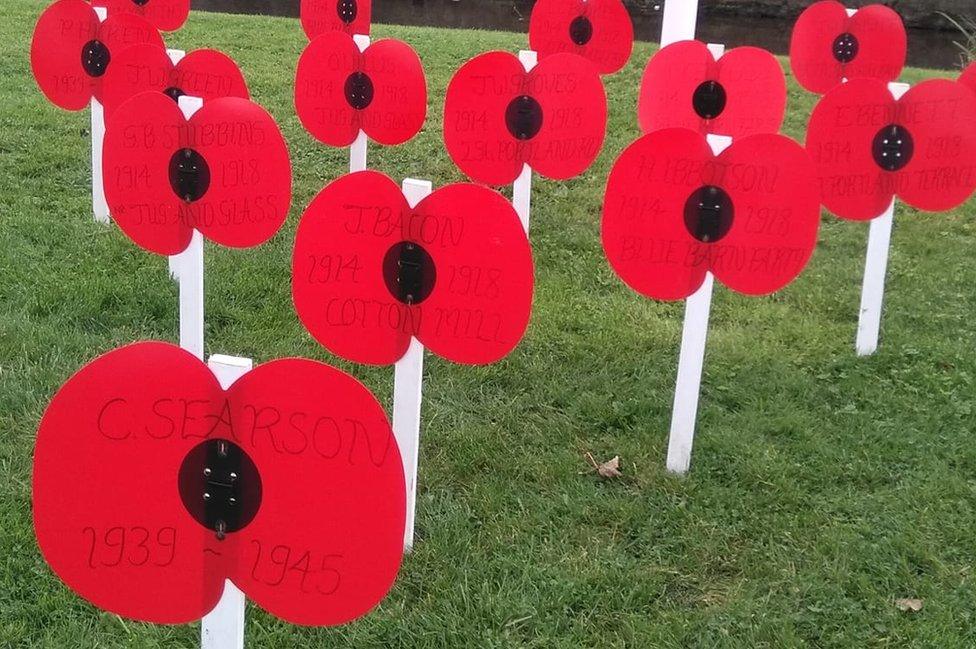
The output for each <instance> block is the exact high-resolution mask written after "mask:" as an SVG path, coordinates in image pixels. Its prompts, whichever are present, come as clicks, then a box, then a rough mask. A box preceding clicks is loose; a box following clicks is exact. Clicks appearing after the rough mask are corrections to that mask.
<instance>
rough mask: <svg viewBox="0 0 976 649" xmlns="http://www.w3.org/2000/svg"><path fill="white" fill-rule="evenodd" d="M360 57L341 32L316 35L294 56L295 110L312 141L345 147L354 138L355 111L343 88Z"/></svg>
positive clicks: (357, 119)
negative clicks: (296, 60)
mask: <svg viewBox="0 0 976 649" xmlns="http://www.w3.org/2000/svg"><path fill="white" fill-rule="evenodd" d="M367 51H368V50H367ZM361 60H362V55H361V54H360V52H359V47H358V46H357V45H356V43H355V41H353V39H352V37H350V36H349V35H347V34H344V33H342V32H325V33H323V34H322V35H320V36H317V37H316V38H315V39H314V40H312V42H311V43H309V44H308V46H307V47H306V48H305V51H303V52H302V55H301V57H300V58H299V59H298V67H297V69H296V71H295V110H296V112H297V113H298V119H299V120H300V121H301V122H302V126H304V127H305V130H306V131H308V132H309V134H311V136H312V137H314V138H315V139H316V140H318V141H320V142H323V143H325V144H328V145H330V146H349V145H350V144H352V143H353V141H354V140H355V139H356V136H357V135H358V133H359V129H360V118H359V111H357V110H355V109H354V108H353V107H352V105H351V104H350V103H349V100H348V99H347V98H346V90H345V88H346V83H347V82H348V81H349V80H350V78H351V77H352V75H354V74H355V73H356V72H357V68H358V66H359V62H360V61H361Z"/></svg>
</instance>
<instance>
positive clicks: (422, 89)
mask: <svg viewBox="0 0 976 649" xmlns="http://www.w3.org/2000/svg"><path fill="white" fill-rule="evenodd" d="M295 109H296V110H297V112H298V118H299V119H300V120H301V122H302V125H303V126H305V129H306V130H307V131H308V132H309V133H311V134H312V136H313V137H315V138H316V139H317V140H319V141H321V142H324V143H325V144H329V145H332V146H349V145H350V144H352V142H353V140H355V139H356V136H357V135H358V134H359V131H360V129H361V130H363V131H364V132H365V133H366V135H368V136H369V137H370V138H371V139H373V140H375V141H377V142H379V143H381V144H388V145H390V144H402V143H403V142H406V141H407V140H409V139H410V138H412V137H413V136H414V135H416V134H417V132H418V131H419V130H420V127H421V126H423V124H424V119H426V117H427V81H426V79H425V78H424V68H423V66H422V65H421V63H420V57H419V56H417V53H416V52H414V51H413V49H412V48H411V47H410V46H409V45H407V44H406V43H404V42H402V41H397V40H393V39H390V38H387V39H383V40H379V41H376V42H375V43H373V44H371V45H370V46H369V47H367V48H366V50H365V51H364V52H360V51H359V46H358V45H356V43H355V41H353V39H352V37H351V36H349V35H348V34H344V33H342V32H329V33H325V34H322V35H321V36H318V37H316V38H315V39H314V40H313V41H312V42H311V43H309V44H308V47H306V48H305V51H304V52H302V56H301V58H300V59H299V60H298V69H297V71H296V73H295Z"/></svg>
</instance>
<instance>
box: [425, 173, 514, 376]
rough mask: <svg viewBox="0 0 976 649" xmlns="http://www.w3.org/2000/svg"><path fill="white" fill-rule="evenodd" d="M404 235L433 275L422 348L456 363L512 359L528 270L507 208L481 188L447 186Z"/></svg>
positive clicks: (429, 199)
mask: <svg viewBox="0 0 976 649" xmlns="http://www.w3.org/2000/svg"><path fill="white" fill-rule="evenodd" d="M406 234H407V238H408V239H409V240H410V241H413V242H415V243H416V244H419V245H420V246H422V247H423V249H424V250H425V251H426V252H427V253H428V254H429V255H430V257H431V258H432V259H433V262H434V264H433V266H434V268H435V272H436V278H435V280H434V283H433V290H432V291H431V293H430V296H429V297H428V298H427V299H426V300H425V301H424V302H423V303H422V304H421V308H422V316H423V318H422V320H421V323H420V335H419V336H418V339H419V340H420V342H422V343H423V344H424V345H425V346H426V347H428V348H429V349H430V350H431V351H432V352H434V353H435V354H437V355H439V356H442V357H444V358H447V359H448V360H451V361H454V362H455V363H467V364H485V363H493V362H495V361H497V360H500V359H501V358H503V357H504V356H505V355H506V354H508V353H509V352H510V351H512V349H514V348H515V346H516V345H518V343H519V341H520V340H521V339H522V336H523V335H524V333H525V329H526V327H527V326H528V323H529V316H530V314H531V310H532V290H533V288H532V287H533V267H532V251H531V248H530V247H529V240H528V237H527V236H526V234H525V230H524V229H523V228H522V223H521V221H519V218H518V214H516V212H515V210H514V209H513V208H512V205H511V203H509V202H508V201H507V200H506V199H505V198H504V197H503V196H502V195H501V194H499V193H498V192H496V191H493V190H491V189H488V188H486V187H483V186H480V185H472V184H467V183H458V184H453V185H446V186H444V187H441V188H440V189H438V190H437V191H435V192H434V193H432V194H431V195H430V196H428V197H427V198H425V199H424V200H423V201H421V202H420V204H419V205H417V207H416V209H415V210H414V212H413V215H412V219H411V221H410V226H409V228H408V232H407V233H406Z"/></svg>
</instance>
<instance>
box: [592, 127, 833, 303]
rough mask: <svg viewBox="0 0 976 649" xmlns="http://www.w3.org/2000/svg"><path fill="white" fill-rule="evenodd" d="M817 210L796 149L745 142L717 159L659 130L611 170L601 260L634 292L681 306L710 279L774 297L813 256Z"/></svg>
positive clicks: (700, 139)
mask: <svg viewBox="0 0 976 649" xmlns="http://www.w3.org/2000/svg"><path fill="white" fill-rule="evenodd" d="M819 224H820V200H819V196H818V194H817V182H816V176H815V173H814V168H813V163H812V162H811V161H810V159H809V157H808V156H807V154H806V152H805V151H804V150H803V147H801V146H800V145H799V144H797V143H796V142H794V141H793V140H791V139H789V138H787V137H784V136H782V135H776V134H772V133H766V134H757V135H749V136H747V137H744V138H742V139H741V140H737V141H735V142H733V143H732V145H731V146H729V147H728V148H727V149H725V151H723V152H722V153H721V154H720V155H718V156H716V155H714V154H713V153H712V149H711V147H710V146H709V144H708V141H707V140H706V138H705V136H703V135H701V134H700V133H696V132H695V131H691V130H688V129H680V128H674V129H664V130H661V131H654V132H653V133H650V134H648V135H645V136H643V137H641V138H640V139H638V140H637V141H636V142H634V143H633V144H631V145H630V146H629V147H627V149H625V150H624V152H623V153H622V154H621V155H620V157H619V158H618V159H617V161H616V162H615V163H614V165H613V169H612V170H611V172H610V178H609V180H608V181H607V191H606V197H605V198H604V206H603V250H604V251H605V252H606V255H607V259H609V260H610V265H611V266H612V267H613V269H614V271H616V273H617V275H619V276H620V278H621V279H622V280H624V282H626V283H627V284H628V285H629V286H630V287H631V288H633V289H634V290H635V291H637V292H639V293H642V294H644V295H646V296H648V297H652V298H655V299H658V300H680V299H683V298H686V297H688V296H689V295H691V294H692V293H694V292H695V291H697V290H698V288H699V287H700V286H701V284H702V282H703V281H704V278H705V273H706V272H708V271H711V272H712V273H713V274H714V275H715V277H717V278H718V279H719V280H721V281H722V282H724V283H725V284H726V285H727V286H728V287H729V288H731V289H733V290H735V291H739V292H740V293H745V294H747V295H762V294H765V293H771V292H773V291H776V290H779V289H781V288H783V287H784V286H786V285H787V284H789V283H790V282H791V281H792V280H793V278H795V277H796V276H797V275H798V274H799V273H800V271H801V270H803V267H804V266H805V265H806V263H807V260H808V259H809V258H810V255H811V254H812V253H813V248H814V245H815V244H816V241H817V228H818V226H819Z"/></svg>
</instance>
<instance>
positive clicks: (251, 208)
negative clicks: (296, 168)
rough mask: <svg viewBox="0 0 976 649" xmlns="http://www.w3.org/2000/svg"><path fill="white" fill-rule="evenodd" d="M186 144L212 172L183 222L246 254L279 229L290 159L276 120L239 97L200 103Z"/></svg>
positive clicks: (285, 206) (287, 204)
mask: <svg viewBox="0 0 976 649" xmlns="http://www.w3.org/2000/svg"><path fill="white" fill-rule="evenodd" d="M189 137H190V139H189V141H188V142H187V144H188V145H189V146H190V147H191V148H193V149H194V150H196V151H197V152H199V153H200V154H201V155H202V156H203V158H204V160H205V161H206V164H207V166H208V167H209V169H210V187H209V188H208V189H207V190H206V193H205V194H204V195H203V198H202V199H201V200H200V201H198V203H196V204H190V205H189V206H187V207H186V212H187V222H188V223H189V224H191V225H192V226H193V227H196V228H197V229H198V230H200V232H201V233H202V234H203V235H204V236H205V237H207V238H208V239H210V240H211V241H213V242H214V243H218V244H220V245H222V246H229V247H231V248H250V247H252V246H257V245H260V244H262V243H264V242H265V241H267V240H268V239H270V238H271V237H272V236H274V234H275V233H276V232H277V231H278V230H279V229H280V228H281V226H282V224H283V223H284V222H285V218H286V217H287V216H288V209H289V207H290V206H291V180H292V179H291V159H290V158H289V156H288V145H287V144H285V139H284V137H283V136H282V135H281V131H280V130H279V129H278V125H277V124H276V123H275V121H274V118H273V117H271V115H270V114H268V112H267V111H266V110H264V109H263V108H262V107H260V106H258V105H257V104H255V103H253V102H251V101H249V100H247V99H241V98H239V97H221V98H219V99H214V100H213V101H209V102H204V104H203V108H201V109H200V110H198V111H197V112H196V114H194V115H193V117H192V118H191V119H190V132H189Z"/></svg>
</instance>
